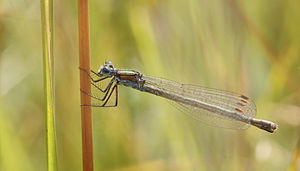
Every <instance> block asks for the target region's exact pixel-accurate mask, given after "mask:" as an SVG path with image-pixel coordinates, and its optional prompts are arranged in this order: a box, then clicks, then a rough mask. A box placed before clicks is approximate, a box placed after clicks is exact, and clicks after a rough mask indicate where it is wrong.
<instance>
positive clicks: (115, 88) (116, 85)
mask: <svg viewBox="0 0 300 171" xmlns="http://www.w3.org/2000/svg"><path fill="white" fill-rule="evenodd" d="M114 90H115V91H116V104H118V101H117V99H118V84H117V83H116V84H115V85H114V87H113V88H112V90H111V91H110V94H109V96H108V98H107V99H106V101H105V102H104V103H103V104H102V107H115V106H117V105H114V106H105V105H106V103H107V102H108V100H109V99H110V96H111V95H112V93H113V91H114Z"/></svg>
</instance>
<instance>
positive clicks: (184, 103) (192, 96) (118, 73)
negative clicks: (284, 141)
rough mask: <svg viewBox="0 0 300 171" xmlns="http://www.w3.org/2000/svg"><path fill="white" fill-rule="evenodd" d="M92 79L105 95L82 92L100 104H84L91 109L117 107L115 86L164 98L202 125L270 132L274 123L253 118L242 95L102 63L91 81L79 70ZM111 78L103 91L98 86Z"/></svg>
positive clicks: (251, 107)
mask: <svg viewBox="0 0 300 171" xmlns="http://www.w3.org/2000/svg"><path fill="white" fill-rule="evenodd" d="M80 69H81V70H82V71H84V72H86V74H87V75H88V76H89V77H90V78H91V81H92V82H91V84H92V86H93V87H95V88H96V89H97V90H99V91H101V92H103V93H104V95H103V97H102V98H100V97H98V96H95V95H93V94H90V93H87V92H85V91H83V90H81V91H82V92H83V93H85V94H87V95H89V96H91V97H92V98H93V99H96V100H99V101H101V102H103V103H102V104H101V105H98V104H83V105H82V106H92V107H115V106H117V105H118V85H123V86H126V87H131V88H134V89H136V90H139V91H142V92H147V93H151V94H154V95H157V96H160V97H163V98H166V99H168V100H170V101H171V102H172V104H174V106H175V107H176V108H178V109H180V110H182V111H183V112H184V113H185V114H187V115H189V116H191V117H192V118H194V119H196V120H199V121H201V122H204V123H207V124H209V125H214V126H218V127H223V128H232V129H246V128H248V127H249V126H250V125H253V126H256V127H258V128H260V129H263V130H265V131H268V132H271V133H273V132H274V131H275V130H276V129H277V128H278V126H277V124H275V123H273V122H271V121H266V120H262V119H255V118H254V116H255V115H256V106H255V104H254V103H253V101H252V100H251V99H250V98H248V97H247V96H244V95H239V94H236V93H232V92H227V91H222V90H216V89H212V88H206V87H202V86H195V85H189V84H180V83H177V82H174V81H170V80H167V79H162V78H157V77H152V76H147V75H143V74H141V73H140V72H138V71H134V70H122V69H117V68H115V67H114V66H113V64H112V62H105V64H104V65H103V66H101V67H100V69H99V70H98V72H95V71H91V72H92V74H94V75H95V76H96V77H97V79H94V78H93V77H92V76H91V75H90V73H89V72H88V71H87V70H84V69H82V68H80ZM109 78H110V79H111V80H110V82H109V83H108V85H107V86H106V88H105V89H101V88H100V87H99V86H98V85H97V83H99V82H101V81H103V80H105V79H109ZM113 92H115V95H116V100H115V104H114V105H107V104H108V101H109V99H110V97H111V95H112V94H113Z"/></svg>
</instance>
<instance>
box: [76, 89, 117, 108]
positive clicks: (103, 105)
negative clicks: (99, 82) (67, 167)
mask: <svg viewBox="0 0 300 171" xmlns="http://www.w3.org/2000/svg"><path fill="white" fill-rule="evenodd" d="M114 90H115V92H116V103H115V105H111V106H105V105H106V103H107V102H108V100H109V99H110V97H111V95H112V93H113V91H114ZM108 92H109V91H108ZM83 93H86V92H84V91H83ZM87 95H89V96H91V97H93V96H92V95H90V94H87ZM117 105H118V85H117V84H115V85H114V87H113V88H112V90H111V91H110V94H109V96H108V98H107V99H106V100H105V102H104V103H103V104H102V105H93V104H84V105H81V106H91V107H116V106H117Z"/></svg>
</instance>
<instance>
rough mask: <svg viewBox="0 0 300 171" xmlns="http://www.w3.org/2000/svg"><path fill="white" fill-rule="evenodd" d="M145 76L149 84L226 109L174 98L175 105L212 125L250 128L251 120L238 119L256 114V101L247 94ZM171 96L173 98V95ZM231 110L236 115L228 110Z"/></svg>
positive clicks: (172, 102)
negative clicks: (217, 109) (197, 104)
mask: <svg viewBox="0 0 300 171" xmlns="http://www.w3.org/2000/svg"><path fill="white" fill-rule="evenodd" d="M143 78H144V79H145V80H146V82H145V84H146V85H149V86H153V87H156V88H157V89H159V90H160V91H163V92H167V93H169V94H174V95H176V96H179V97H184V98H190V99H194V100H195V101H198V102H199V103H204V104H209V105H211V106H213V107H216V108H219V109H221V111H226V112H224V113H221V112H218V113H216V112H214V111H213V110H207V109H204V108H200V107H195V106H192V105H189V104H187V103H182V102H178V101H171V104H172V105H173V106H175V107H176V108H177V109H179V110H181V111H183V112H184V113H185V114H187V115H188V116H190V117H192V118H194V119H196V120H199V121H201V122H203V123H206V124H209V125H213V126H217V127H223V128H231V129H246V128H248V127H249V124H247V123H245V122H241V121H239V120H237V115H241V116H247V117H251V118H253V117H254V116H255V115H256V107H255V104H254V103H253V102H252V101H251V100H250V99H249V98H248V97H246V96H243V95H238V94H235V93H231V92H227V91H222V90H216V89H211V88H206V87H201V86H194V85H187V84H179V83H177V82H173V81H169V80H165V79H161V78H156V77H151V76H143ZM169 99H170V100H172V98H169ZM230 112H231V113H234V114H235V115H229V114H226V113H230Z"/></svg>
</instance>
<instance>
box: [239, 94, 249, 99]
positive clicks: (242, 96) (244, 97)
mask: <svg viewBox="0 0 300 171" xmlns="http://www.w3.org/2000/svg"><path fill="white" fill-rule="evenodd" d="M240 97H241V98H243V99H245V100H249V97H246V96H244V95H241V96H240Z"/></svg>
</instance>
